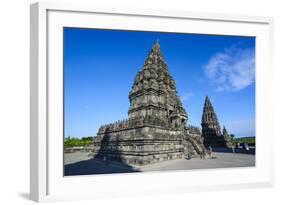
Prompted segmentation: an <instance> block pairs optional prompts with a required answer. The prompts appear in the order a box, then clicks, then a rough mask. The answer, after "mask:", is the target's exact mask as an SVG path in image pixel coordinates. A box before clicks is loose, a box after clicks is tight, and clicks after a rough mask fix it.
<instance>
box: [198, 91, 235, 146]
mask: <svg viewBox="0 0 281 205" xmlns="http://www.w3.org/2000/svg"><path fill="white" fill-rule="evenodd" d="M201 125H202V136H203V138H204V145H205V146H206V147H231V146H232V142H231V138H230V137H229V134H228V132H227V130H226V128H225V127H223V134H222V133H221V127H220V124H219V121H218V117H217V115H216V113H215V111H214V108H213V105H212V103H211V101H210V99H209V97H208V96H206V98H205V103H204V108H203V115H202V123H201Z"/></svg>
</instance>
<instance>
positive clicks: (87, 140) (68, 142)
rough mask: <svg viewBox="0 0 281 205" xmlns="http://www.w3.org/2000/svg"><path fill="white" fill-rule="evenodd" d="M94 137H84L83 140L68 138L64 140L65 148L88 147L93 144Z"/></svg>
mask: <svg viewBox="0 0 281 205" xmlns="http://www.w3.org/2000/svg"><path fill="white" fill-rule="evenodd" d="M92 142H93V137H82V138H75V137H70V136H69V137H67V138H64V147H81V146H87V145H90V144H92Z"/></svg>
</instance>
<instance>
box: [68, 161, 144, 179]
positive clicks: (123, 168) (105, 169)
mask: <svg viewBox="0 0 281 205" xmlns="http://www.w3.org/2000/svg"><path fill="white" fill-rule="evenodd" d="M130 172H139V170H138V169H137V168H134V167H132V166H130V165H128V164H122V163H117V162H111V161H102V160H100V159H94V158H93V159H89V160H84V161H80V162H76V163H73V164H67V165H65V166H64V176H73V175H88V174H114V173H130Z"/></svg>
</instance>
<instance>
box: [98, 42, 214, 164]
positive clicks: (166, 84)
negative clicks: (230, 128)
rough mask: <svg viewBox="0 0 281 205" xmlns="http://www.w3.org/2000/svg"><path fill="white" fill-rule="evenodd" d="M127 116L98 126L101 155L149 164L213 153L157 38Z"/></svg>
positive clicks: (134, 87)
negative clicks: (191, 120) (188, 110)
mask: <svg viewBox="0 0 281 205" xmlns="http://www.w3.org/2000/svg"><path fill="white" fill-rule="evenodd" d="M129 101H130V107H129V110H128V118H127V119H124V120H121V121H117V122H115V123H112V124H108V125H103V126H101V127H100V128H99V131H98V134H97V137H96V138H94V143H93V146H94V149H93V154H94V156H95V157H96V158H101V159H104V160H112V161H119V162H122V163H126V164H136V165H145V164H150V163H155V162H160V161H164V160H172V159H178V158H184V157H186V156H187V155H189V156H194V157H196V156H200V157H203V158H207V157H209V153H208V151H207V150H206V148H205V146H204V144H203V138H202V136H201V131H200V129H199V128H197V127H194V126H190V125H187V123H188V115H187V113H186V111H185V109H184V107H183V105H182V102H181V100H180V98H179V96H178V94H177V90H176V83H175V80H174V79H173V78H172V76H171V75H170V73H169V70H168V66H167V65H166V63H165V61H164V57H163V55H162V53H161V51H160V44H159V42H156V43H155V44H154V45H153V47H152V49H151V51H150V52H149V54H148V57H147V58H146V60H145V62H144V65H143V67H142V69H141V70H140V71H139V72H138V73H137V75H136V77H135V80H134V82H133V85H132V88H131V91H130V93H129Z"/></svg>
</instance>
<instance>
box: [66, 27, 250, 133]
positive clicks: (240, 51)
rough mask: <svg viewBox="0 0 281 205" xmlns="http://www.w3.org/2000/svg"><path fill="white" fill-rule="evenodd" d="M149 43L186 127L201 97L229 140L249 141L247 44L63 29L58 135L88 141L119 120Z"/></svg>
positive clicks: (233, 39)
mask: <svg viewBox="0 0 281 205" xmlns="http://www.w3.org/2000/svg"><path fill="white" fill-rule="evenodd" d="M157 39H158V40H159V42H160V46H161V51H162V53H163V54H164V58H165V61H166V63H167V64H168V67H169V71H170V73H171V75H172V76H173V78H174V79H175V81H176V85H177V91H178V94H179V96H180V97H181V99H182V102H183V105H184V107H185V109H186V111H187V113H188V116H189V124H192V125H195V126H200V123H201V115H202V110H203V104H204V99H205V96H206V95H208V96H209V97H210V99H211V102H212V104H213V106H214V109H215V111H216V113H217V115H218V119H219V122H220V124H221V126H223V125H225V126H226V128H227V129H228V131H229V133H233V134H235V136H237V137H241V136H253V135H255V38H253V37H239V36H217V35H200V34H175V33H159V32H143V31H120V30H97V29H80V28H64V110H65V112H64V129H65V130H64V133H65V136H73V137H84V136H95V135H96V133H97V131H98V128H99V127H100V126H101V125H103V124H108V123H111V122H115V121H117V120H121V119H125V118H127V116H128V115H127V112H128V108H129V99H128V94H129V91H130V89H131V86H132V84H133V81H134V78H135V75H136V74H137V72H138V71H139V70H140V69H141V68H142V65H143V63H144V60H145V58H146V57H147V54H148V52H149V51H150V49H151V47H152V45H153V43H154V42H155V41H156V40H157Z"/></svg>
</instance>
